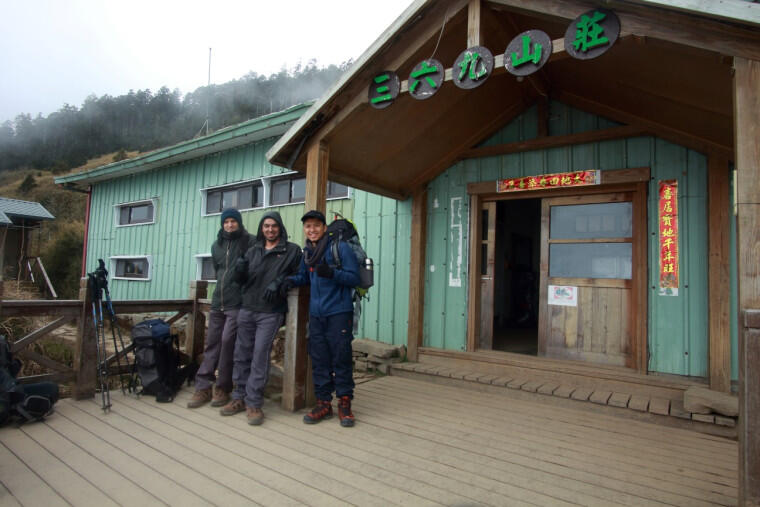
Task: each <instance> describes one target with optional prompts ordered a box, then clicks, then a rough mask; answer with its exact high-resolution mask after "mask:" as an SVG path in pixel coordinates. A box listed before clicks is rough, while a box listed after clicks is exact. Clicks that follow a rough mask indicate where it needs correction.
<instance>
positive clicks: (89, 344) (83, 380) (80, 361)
mask: <svg viewBox="0 0 760 507" xmlns="http://www.w3.org/2000/svg"><path fill="white" fill-rule="evenodd" d="M79 300H80V301H81V302H82V305H81V307H80V311H79V325H78V326H77V344H76V348H75V350H74V372H75V373H76V384H75V385H74V393H73V394H74V398H75V399H77V400H82V399H85V398H92V397H93V396H95V382H96V377H97V362H98V359H97V355H98V354H97V349H96V344H95V326H94V322H93V316H92V293H91V292H90V288H89V286H88V284H87V278H86V277H82V278H80V279H79Z"/></svg>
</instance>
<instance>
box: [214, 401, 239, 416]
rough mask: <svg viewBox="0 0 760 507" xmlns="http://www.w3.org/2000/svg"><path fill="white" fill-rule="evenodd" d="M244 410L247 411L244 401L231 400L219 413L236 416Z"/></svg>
mask: <svg viewBox="0 0 760 507" xmlns="http://www.w3.org/2000/svg"><path fill="white" fill-rule="evenodd" d="M243 410H245V403H244V402H243V400H231V401H230V402H229V403H227V404H226V405H225V406H223V407H222V409H221V410H219V413H220V414H222V415H235V414H237V413H239V412H242V411H243Z"/></svg>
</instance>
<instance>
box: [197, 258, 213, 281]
mask: <svg viewBox="0 0 760 507" xmlns="http://www.w3.org/2000/svg"><path fill="white" fill-rule="evenodd" d="M201 280H209V281H215V280H216V270H215V269H214V260H213V259H212V258H211V257H201Z"/></svg>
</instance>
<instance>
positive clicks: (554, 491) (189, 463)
mask: <svg viewBox="0 0 760 507" xmlns="http://www.w3.org/2000/svg"><path fill="white" fill-rule="evenodd" d="M189 395H190V393H189V391H187V390H186V391H183V392H182V393H181V394H180V396H179V398H178V399H177V400H176V401H175V402H174V403H171V404H165V405H161V404H157V403H155V401H154V400H152V399H150V398H145V399H135V398H133V397H125V396H123V395H121V393H113V395H112V398H113V402H114V407H113V409H112V410H111V413H110V414H106V415H104V414H103V413H102V411H101V409H100V407H99V405H98V404H97V403H96V401H92V400H90V401H79V402H76V401H73V400H70V399H66V400H62V401H61V402H59V404H58V409H57V412H56V413H55V414H54V415H52V416H51V417H50V418H49V419H48V420H47V421H46V422H44V423H35V424H29V425H25V426H22V427H21V428H12V427H11V428H7V427H6V428H3V429H1V430H0V444H1V445H0V505H19V504H20V505H33V506H39V505H44V506H45V507H53V506H55V505H98V506H105V505H113V504H120V505H133V506H145V505H157V504H172V505H209V504H214V505H252V504H261V505H294V504H306V505H330V506H333V505H341V504H352V505H382V506H386V505H393V504H405V505H433V504H443V505H499V506H502V505H570V504H580V505H604V506H607V505H663V504H665V505H685V506H700V505H715V504H717V505H734V504H736V501H737V499H736V493H737V461H738V460H737V445H736V442H734V441H730V440H726V439H722V438H720V437H714V436H709V435H704V434H700V433H696V432H691V431H686V430H682V429H677V428H668V427H663V426H658V425H654V424H651V423H646V422H640V421H632V420H628V419H624V418H617V417H612V416H607V415H603V414H602V415H600V414H591V413H588V412H584V411H580V410H572V409H565V408H557V407H549V406H546V405H542V404H540V403H535V402H529V401H520V400H513V399H509V398H506V397H503V396H499V395H496V394H492V393H481V392H472V391H468V390H464V389H460V388H457V387H451V386H439V385H433V384H430V383H426V382H421V381H416V380H410V379H404V378H398V377H384V378H380V379H377V380H373V381H370V382H366V383H363V384H360V385H358V386H357V390H356V399H355V402H354V403H355V410H354V413H355V415H356V417H357V421H358V422H357V425H356V427H354V428H351V429H346V428H341V427H340V426H339V424H338V422H337V417H336V418H334V419H333V420H331V421H325V422H323V423H321V424H319V425H316V426H306V425H304V424H303V423H302V422H301V414H291V413H287V412H284V411H283V410H281V409H280V408H279V407H278V406H277V405H276V404H275V403H271V402H267V404H266V405H265V407H264V410H265V413H266V416H267V419H266V421H265V423H264V425H263V426H260V427H251V426H248V425H247V424H246V421H245V416H244V414H239V415H237V416H234V417H224V418H223V417H221V416H219V415H218V413H217V411H216V409H213V408H211V407H203V408H200V409H197V410H188V409H187V408H185V402H186V401H187V399H188V397H189Z"/></svg>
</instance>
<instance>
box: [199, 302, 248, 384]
mask: <svg viewBox="0 0 760 507" xmlns="http://www.w3.org/2000/svg"><path fill="white" fill-rule="evenodd" d="M238 311H239V310H237V309H235V310H227V311H224V312H222V311H219V310H211V311H210V312H209V314H208V332H207V333H206V346H205V348H204V349H203V362H202V363H201V366H200V368H198V373H196V374H195V389H196V390H197V389H208V388H209V387H211V385H212V384H213V383H214V381H216V387H217V388H218V389H220V390H222V391H224V392H226V393H229V392H230V391H232V360H233V353H234V352H235V337H236V336H237V327H238V325H237V319H238ZM217 369H218V370H219V375H218V376H217V375H215V372H216V370H217Z"/></svg>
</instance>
